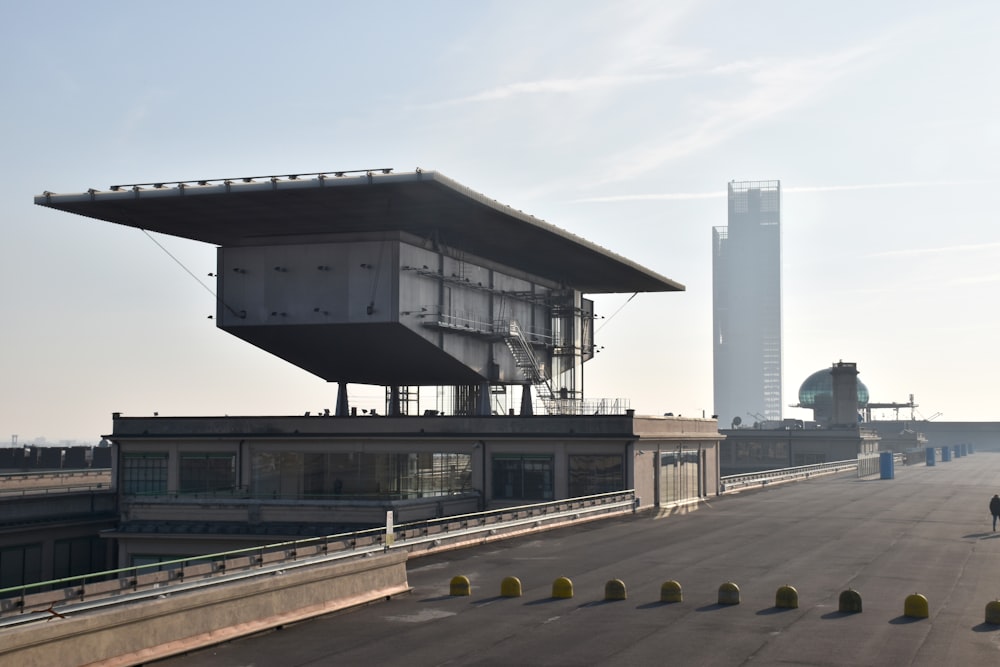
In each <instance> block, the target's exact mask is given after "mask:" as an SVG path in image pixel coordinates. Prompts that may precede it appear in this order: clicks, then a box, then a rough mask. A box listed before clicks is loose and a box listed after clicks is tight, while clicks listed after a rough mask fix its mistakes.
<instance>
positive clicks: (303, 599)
mask: <svg viewBox="0 0 1000 667" xmlns="http://www.w3.org/2000/svg"><path fill="white" fill-rule="evenodd" d="M406 558H407V555H406V554H405V553H388V554H380V555H375V556H371V557H368V558H357V559H351V560H349V561H342V560H340V561H327V562H321V563H317V564H315V565H310V566H305V567H301V568H295V569H289V570H287V571H285V570H282V571H278V572H273V573H262V574H261V576H258V577H248V578H245V579H241V580H238V581H231V582H227V583H221V584H217V585H206V586H205V587H203V588H198V589H195V590H188V591H183V592H180V593H177V594H173V595H172V594H170V589H169V588H167V587H165V588H164V597H162V598H159V599H156V600H149V601H144V602H142V603H139V604H122V605H116V606H114V607H110V608H106V609H100V610H94V611H83V612H75V613H70V614H67V616H66V617H65V618H53V619H52V620H50V621H48V622H45V623H35V624H31V625H27V626H20V627H13V628H8V629H5V630H0V664H17V665H21V667H32V666H34V665H39V666H42V665H45V666H51V665H96V664H100V665H104V666H109V667H114V666H120V665H136V664H140V663H143V662H149V661H152V660H158V659H161V658H165V657H167V656H170V655H175V654H178V653H183V652H186V651H191V650H194V649H197V648H201V647H204V646H209V645H212V644H217V643H220V642H224V641H228V640H231V639H234V638H236V637H240V636H243V635H248V634H252V633H255V632H260V631H262V630H267V629H269V628H274V627H277V626H280V625H284V624H287V623H293V622H295V621H300V620H303V619H306V618H310V617H312V616H319V615H321V614H328V613H330V612H333V611H337V610H340V609H345V608H348V607H353V606H357V605H361V604H365V603H368V602H374V601H376V600H382V599H385V598H388V597H391V596H393V595H399V594H401V593H405V592H407V591H409V586H408V584H407V579H406Z"/></svg>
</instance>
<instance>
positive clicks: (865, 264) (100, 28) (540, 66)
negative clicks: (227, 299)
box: [0, 0, 1000, 446]
mask: <svg viewBox="0 0 1000 667" xmlns="http://www.w3.org/2000/svg"><path fill="white" fill-rule="evenodd" d="M998 31H1000V3H996V2H992V1H987V0H984V1H982V2H961V1H958V2H951V3H942V2H938V1H936V0H935V1H933V2H925V1H922V0H906V1H898V2H897V1H885V2H878V3H872V2H856V1H853V0H846V1H845V2H839V3H818V2H799V1H793V0H788V1H772V0H759V1H758V2H753V3H748V2H713V1H706V0H700V1H697V2H686V1H684V0H673V1H671V2H662V1H661V0H651V1H649V2H644V1H631V0H628V1H619V0H616V1H615V2H610V1H605V2H598V1H592V0H570V1H561V0H553V1H547V2H537V0H535V1H531V2H528V1H522V0H506V1H504V2H490V1H485V0H482V1H477V2H467V1H465V0H461V1H459V0H455V1H449V0H426V1H425V2H419V3H415V2H401V1H396V0H385V1H383V2H378V3H362V2H346V1H339V2H334V1H329V0H327V1H323V2H313V1H310V0H301V1H299V2H295V3H288V4H285V5H278V4H275V3H273V2H266V3H265V2H257V1H255V0H240V1H239V2H228V1H222V0H219V1H215V2H211V3H205V2H190V1H187V0H179V1H177V2H173V3H170V4H169V5H164V4H162V3H160V4H157V3H134V2H133V3H126V2H107V1H102V0H92V1H91V2H87V3H77V2H69V1H66V2H53V1H49V0H37V1H35V2H31V3H15V2H0V59H2V62H3V63H4V67H3V68H2V69H0V86H2V87H0V90H2V91H3V97H4V99H5V100H6V102H5V103H4V104H3V110H2V112H0V142H2V143H0V155H2V156H3V159H2V161H0V169H3V171H4V173H3V176H2V178H0V244H2V248H3V251H4V252H3V261H2V262H0V279H2V283H0V284H2V286H3V287H2V292H0V294H2V299H3V301H2V305H3V312H4V314H5V317H4V318H3V325H2V346H0V350H2V351H0V382H2V385H0V446H2V445H3V443H4V442H7V434H10V435H11V436H13V435H15V434H16V435H17V436H18V441H19V443H27V442H32V441H35V440H37V439H39V438H42V437H44V438H47V439H48V440H49V441H58V440H63V439H80V440H84V441H95V442H96V441H97V440H98V439H99V438H100V436H101V435H102V434H107V433H109V432H110V431H111V426H112V421H111V415H112V413H113V412H121V413H123V414H125V415H133V416H143V415H151V414H153V413H154V412H158V413H159V414H160V415H164V416H168V415H170V416H173V415H224V414H228V415H242V414H264V415H285V414H302V413H303V412H304V411H306V410H312V411H319V410H321V409H323V408H333V407H334V406H335V403H336V386H335V385H330V384H328V383H326V382H324V381H323V380H321V379H319V378H317V377H314V376H312V375H310V374H308V373H306V372H305V371H302V370H300V369H297V368H295V367H293V366H291V365H289V364H287V363H285V362H283V361H281V360H279V359H277V358H276V357H273V356H271V355H269V354H268V353H266V352H264V351H262V350H259V349H257V348H255V347H253V346H251V345H249V344H247V343H244V342H243V341H240V340H239V339H237V338H235V337H233V336H230V335H229V334H227V333H224V332H222V331H220V330H218V329H216V328H215V326H214V320H210V319H208V315H210V314H212V313H213V312H214V298H213V296H212V294H211V293H210V292H209V290H208V289H206V288H205V286H204V285H203V284H201V283H200V282H199V280H196V279H194V278H192V275H191V274H193V275H194V276H196V277H200V276H207V274H208V273H211V272H212V271H214V269H215V250H214V248H213V247H211V246H208V245H206V244H199V243H196V242H193V241H186V240H183V239H178V238H174V237H170V236H163V235H156V236H155V237H153V238H151V237H149V236H147V235H146V234H144V233H143V232H142V231H141V230H137V229H132V228H127V227H121V226H118V225H113V224H110V223H105V222H100V221H95V220H91V219H88V218H83V217H79V216H74V215H70V214H67V213H62V212H59V211H55V210H51V209H46V208H43V207H39V206H35V205H34V203H33V198H34V196H36V195H40V194H42V192H44V191H51V192H55V193H60V194H65V193H75V192H83V191H86V190H87V189H88V188H97V189H107V187H108V186H110V185H112V184H116V183H138V182H151V181H176V180H197V179H211V178H228V177H240V176H249V175H263V174H290V173H306V172H320V171H339V170H350V169H367V168H381V167H391V168H393V169H395V171H397V172H408V171H413V169H414V168H416V167H420V168H422V169H425V170H436V171H439V172H441V173H442V174H444V175H446V176H448V177H450V178H452V179H454V180H456V181H458V182H459V183H461V184H463V185H466V186H468V187H470V188H472V189H473V190H475V191H478V192H481V193H483V194H485V195H487V196H489V197H491V198H493V199H496V200H497V201H499V202H501V203H503V204H508V205H510V206H512V207H514V208H516V209H519V210H522V211H524V212H526V213H529V214H531V215H534V216H536V217H538V218H541V219H543V220H545V221H547V222H549V223H552V224H554V225H556V226H558V227H561V228H563V229H566V230H568V231H570V232H572V233H574V234H577V235H579V236H582V237H583V238H586V239H588V240H589V241H592V242H594V243H597V244H599V245H601V246H603V247H605V248H607V249H609V250H611V251H612V252H615V253H617V254H619V255H622V256H624V257H627V258H629V259H631V260H634V261H636V262H638V263H640V264H642V265H643V266H646V267H648V268H650V269H652V270H654V271H656V272H657V273H660V274H661V275H664V276H667V277H668V278H670V279H672V280H675V281H677V282H680V283H682V284H684V285H685V286H686V288H687V289H686V291H684V292H673V293H642V294H638V295H636V296H635V297H634V298H632V299H631V300H630V297H631V296H632V295H630V294H615V295H602V296H597V297H596V299H595V301H596V311H597V315H598V316H599V317H600V316H604V319H600V320H598V324H597V333H596V335H597V340H596V342H597V343H598V344H599V345H602V346H603V348H604V349H603V350H602V353H601V354H600V355H597V357H596V358H595V359H594V360H593V361H591V362H589V363H588V364H587V365H586V366H585V380H584V382H585V385H584V389H585V391H586V393H587V395H588V397H591V398H626V399H628V400H629V402H630V404H631V406H632V407H633V408H634V409H635V410H636V412H637V413H639V414H652V415H656V414H662V413H664V412H673V413H674V414H682V415H686V416H701V415H703V414H705V415H709V416H710V415H711V414H712V411H713V406H712V344H711V338H712V303H711V301H712V284H711V276H712V267H711V263H712V262H711V260H712V256H711V250H712V248H711V230H712V227H713V226H719V225H725V224H726V185H727V183H728V182H729V181H731V180H771V179H778V180H780V181H781V183H782V190H783V197H782V258H783V259H782V307H783V323H782V329H783V398H782V402H783V404H785V405H786V406H790V405H793V404H795V403H797V393H798V388H799V386H800V385H801V383H802V382H803V381H804V380H805V378H806V377H808V376H809V375H810V374H811V373H813V372H814V371H817V370H819V369H822V368H826V367H829V366H830V365H832V364H833V363H835V362H837V361H841V360H842V361H848V362H854V363H857V365H858V370H859V372H860V376H859V377H860V379H861V380H862V381H863V382H864V383H865V384H866V385H867V386H868V388H869V391H870V393H871V399H872V401H874V402H906V401H908V400H909V396H910V394H913V396H914V398H915V401H916V402H917V403H918V404H919V407H918V408H916V409H915V411H914V416H915V417H916V418H917V419H921V418H923V419H937V420H942V421H951V420H955V421H958V420H982V421H992V420H998V419H1000V409H998V406H997V399H998V394H997V382H996V381H997V378H998V377H1000V361H998V355H997V352H996V348H997V344H998V342H1000V308H998V305H1000V299H998V298H997V288H998V287H1000V225H998V224H997V223H998V220H997V215H996V211H997V210H998V204H997V202H998V201H1000V194H998V186H1000V161H998V159H997V154H998V153H1000V85H998V83H1000V81H998V74H997V69H996V64H997V63H1000V40H998V39H996V35H997V34H998ZM161 246H162V248H161ZM175 260H176V261H175ZM188 271H190V274H189V273H188ZM204 280H206V281H207V278H204ZM350 393H351V399H352V402H353V403H355V404H357V405H359V406H366V405H369V404H370V405H371V406H372V407H376V406H378V407H381V406H382V405H383V404H384V393H383V390H381V389H380V388H377V387H366V386H353V385H352V387H351V392H350ZM908 413H909V411H905V412H904V414H903V415H901V416H906V417H909V416H910V414H908ZM810 414H811V413H809V412H807V411H804V410H802V409H799V408H792V407H786V408H785V416H786V417H796V418H809V416H810ZM876 414H877V415H878V413H876ZM881 416H883V417H885V418H889V417H891V416H893V415H892V413H891V412H888V411H887V412H886V413H884V414H882V415H881Z"/></svg>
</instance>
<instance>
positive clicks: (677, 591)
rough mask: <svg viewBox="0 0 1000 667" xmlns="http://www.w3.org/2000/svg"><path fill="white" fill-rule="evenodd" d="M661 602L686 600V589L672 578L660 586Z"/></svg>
mask: <svg viewBox="0 0 1000 667" xmlns="http://www.w3.org/2000/svg"><path fill="white" fill-rule="evenodd" d="M660 602H684V591H682V590H681V585H680V584H679V583H677V582H676V581H674V580H673V579H671V580H670V581H665V582H663V585H662V586H660Z"/></svg>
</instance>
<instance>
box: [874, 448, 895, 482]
mask: <svg viewBox="0 0 1000 667" xmlns="http://www.w3.org/2000/svg"><path fill="white" fill-rule="evenodd" d="M878 470H879V474H880V475H881V478H882V479H892V478H893V477H894V476H895V468H894V462H893V460H892V452H879V455H878Z"/></svg>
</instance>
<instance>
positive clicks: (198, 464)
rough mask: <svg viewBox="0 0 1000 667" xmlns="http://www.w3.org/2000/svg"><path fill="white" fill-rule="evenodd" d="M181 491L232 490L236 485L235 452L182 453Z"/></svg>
mask: <svg viewBox="0 0 1000 667" xmlns="http://www.w3.org/2000/svg"><path fill="white" fill-rule="evenodd" d="M180 487H181V488H180V492H181V493H207V492H211V491H231V490H232V489H234V488H235V487H236V455H235V454H193V453H189V454H181V466H180Z"/></svg>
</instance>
